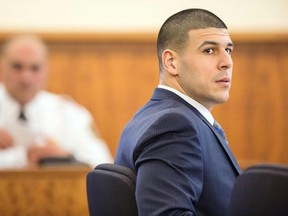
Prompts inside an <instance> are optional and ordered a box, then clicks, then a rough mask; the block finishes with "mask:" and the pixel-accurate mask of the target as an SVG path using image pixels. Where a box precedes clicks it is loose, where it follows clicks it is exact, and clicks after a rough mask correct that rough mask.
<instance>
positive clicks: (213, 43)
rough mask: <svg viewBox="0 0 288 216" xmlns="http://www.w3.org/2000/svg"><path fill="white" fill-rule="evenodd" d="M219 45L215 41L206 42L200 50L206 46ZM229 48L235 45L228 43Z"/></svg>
mask: <svg viewBox="0 0 288 216" xmlns="http://www.w3.org/2000/svg"><path fill="white" fill-rule="evenodd" d="M207 44H208V45H218V44H219V43H217V42H215V41H204V42H203V43H202V44H201V45H200V46H199V48H201V47H203V46H205V45H207ZM227 46H229V47H234V44H233V43H232V42H230V43H228V44H227Z"/></svg>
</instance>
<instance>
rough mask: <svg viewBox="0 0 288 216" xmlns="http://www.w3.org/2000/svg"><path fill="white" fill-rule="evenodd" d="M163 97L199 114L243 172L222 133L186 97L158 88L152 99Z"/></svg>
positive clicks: (238, 171) (232, 160)
mask: <svg viewBox="0 0 288 216" xmlns="http://www.w3.org/2000/svg"><path fill="white" fill-rule="evenodd" d="M161 99H168V100H169V99H170V100H176V101H178V102H179V103H182V104H184V105H185V106H187V107H188V108H189V109H190V110H191V111H192V112H194V113H195V115H197V116H198V117H199V118H200V119H201V120H202V121H203V122H204V123H205V124H206V125H207V126H208V127H209V128H210V129H211V130H212V132H213V133H214V135H215V136H216V137H217V139H218V140H219V143H220V144H221V146H222V148H223V149H224V151H225V152H226V155H227V156H228V158H229V159H230V161H231V163H232V164H233V166H234V168H235V170H236V172H237V173H238V174H241V172H242V171H241V169H240V167H239V165H238V163H237V161H236V159H235V157H234V155H233V154H232V152H231V150H230V148H229V146H228V145H227V144H226V143H225V141H224V139H223V138H222V137H221V135H220V134H218V132H217V131H216V129H215V128H214V127H213V126H212V125H211V124H210V123H209V122H208V121H207V119H206V118H205V117H204V116H203V115H202V114H201V113H200V112H199V111H198V110H197V109H196V108H195V107H193V106H192V105H191V104H189V103H187V102H186V101H185V100H184V99H182V98H181V97H179V96H178V95H176V94H174V93H173V92H170V91H168V90H165V89H160V88H156V89H155V91H154V94H153V96H152V98H151V100H161Z"/></svg>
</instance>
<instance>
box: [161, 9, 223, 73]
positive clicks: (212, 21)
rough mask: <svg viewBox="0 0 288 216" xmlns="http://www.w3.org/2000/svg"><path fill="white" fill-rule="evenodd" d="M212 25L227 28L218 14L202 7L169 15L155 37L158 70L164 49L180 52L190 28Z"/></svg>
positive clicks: (209, 26)
mask: <svg viewBox="0 0 288 216" xmlns="http://www.w3.org/2000/svg"><path fill="white" fill-rule="evenodd" d="M213 27H214V28H225V29H227V26H226V25H225V23H224V22H223V21H222V20H221V19H220V18H219V17H218V16H216V15H215V14H213V13H211V12H210V11H207V10H204V9H199V8H192V9H186V10H182V11H180V12H178V13H176V14H174V15H172V16H170V17H169V18H168V19H167V20H166V21H165V22H164V23H163V25H162V27H161V28H160V31H159V34H158V39H157V52H158V60H159V65H160V70H161V66H162V52H163V51H164V50H165V49H172V50H174V51H176V52H181V51H182V50H183V49H184V48H185V47H186V45H187V41H188V38H189V36H188V32H189V31H190V30H195V29H204V28H213Z"/></svg>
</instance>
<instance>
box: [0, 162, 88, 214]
mask: <svg viewBox="0 0 288 216" xmlns="http://www.w3.org/2000/svg"><path fill="white" fill-rule="evenodd" d="M89 171H90V169H88V168H85V167H81V168H80V167H54V168H48V167H47V168H41V169H21V170H1V171H0V197H1V202H0V214H1V215H3V216H5V215H7V216H18V215H21V216H34V215H35V216H36V215H39V216H40V215H41V216H79V215H81V216H82V215H83V216H88V215H89V210H88V201H87V195H86V175H87V173H88V172H89Z"/></svg>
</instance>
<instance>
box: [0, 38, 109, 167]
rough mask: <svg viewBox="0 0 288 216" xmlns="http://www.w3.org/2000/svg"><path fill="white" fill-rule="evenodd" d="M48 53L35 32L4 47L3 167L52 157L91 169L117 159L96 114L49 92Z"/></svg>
mask: <svg viewBox="0 0 288 216" xmlns="http://www.w3.org/2000/svg"><path fill="white" fill-rule="evenodd" d="M47 57H48V50H47V47H46V45H45V44H44V43H43V42H42V41H41V40H40V39H39V38H38V37H37V36H34V35H18V36H16V37H13V38H11V39H10V40H9V41H7V42H6V43H5V44H4V45H3V46H2V52H1V62H0V72H1V74H2V81H3V83H2V84H0V168H12V167H13V168H20V167H26V166H35V165H38V164H39V163H41V162H43V161H45V159H48V158H50V159H51V158H54V159H56V158H57V159H59V160H58V161H61V160H62V159H63V160H64V159H69V160H71V159H72V160H71V161H78V162H82V163H85V164H88V165H90V166H91V167H94V166H96V165H97V164H99V163H105V162H111V161H112V160H113V159H112V156H111V153H110V151H109V148H108V146H107V145H106V144H105V142H104V141H103V140H102V139H101V138H100V137H99V135H98V133H97V129H96V128H95V125H94V123H93V118H92V116H91V114H90V113H89V112H88V111H87V110H86V109H85V108H84V107H82V106H80V105H79V104H77V103H76V102H75V101H73V100H72V99H71V98H69V97H67V96H63V95H56V94H53V93H50V92H47V91H45V90H44V87H45V84H46V80H47V75H48V62H47ZM63 160H62V161H63ZM64 161H65V160H64Z"/></svg>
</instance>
